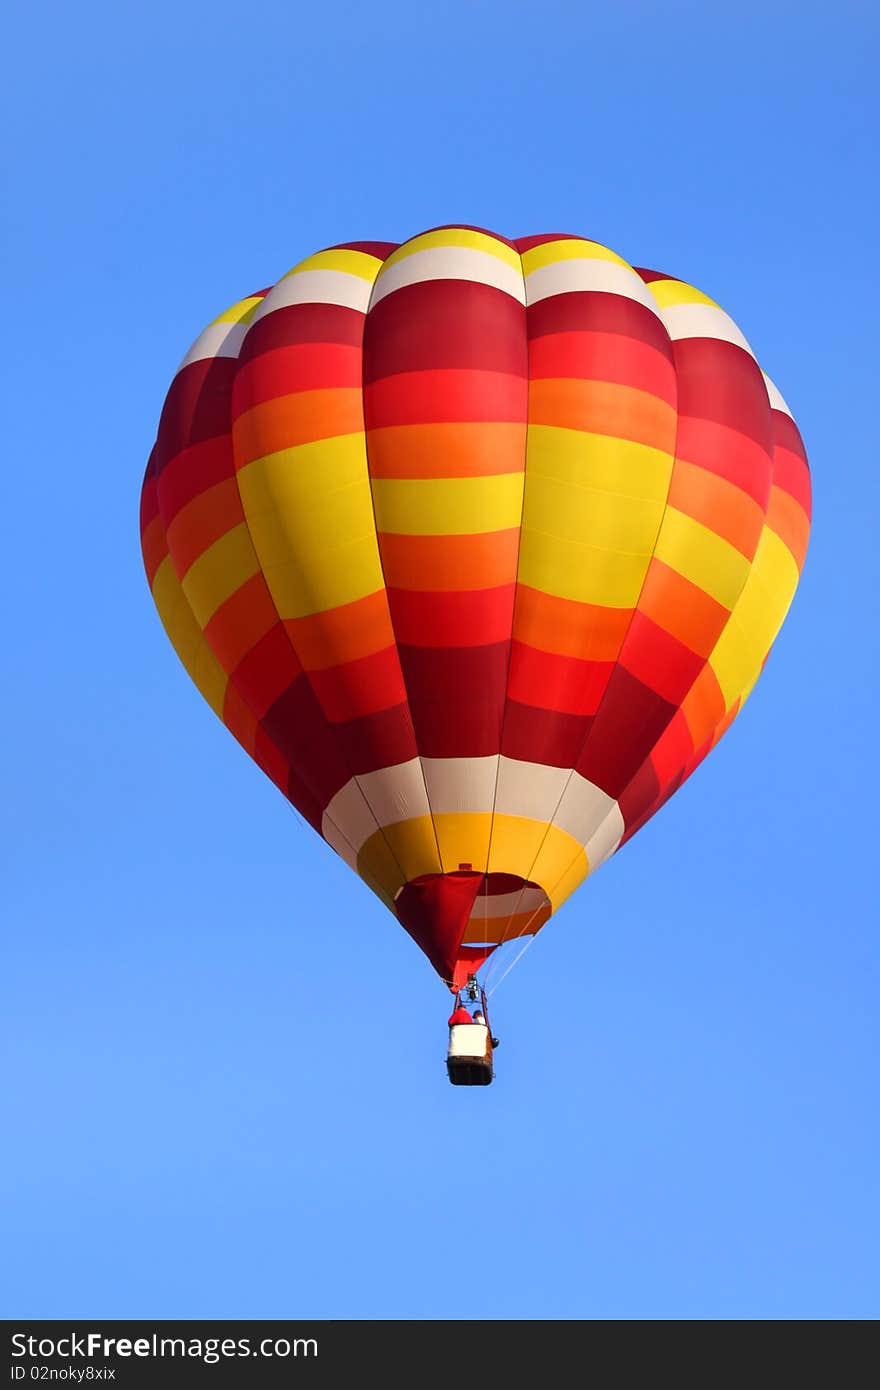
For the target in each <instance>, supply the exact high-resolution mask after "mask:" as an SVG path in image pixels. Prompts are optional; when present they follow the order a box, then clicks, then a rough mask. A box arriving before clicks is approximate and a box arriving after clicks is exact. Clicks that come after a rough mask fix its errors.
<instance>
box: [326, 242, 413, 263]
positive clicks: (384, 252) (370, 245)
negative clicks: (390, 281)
mask: <svg viewBox="0 0 880 1390" xmlns="http://www.w3.org/2000/svg"><path fill="white" fill-rule="evenodd" d="M399 244H400V243H399V242H396V241H341V242H340V243H339V245H338V246H330V247H328V248H327V249H328V250H330V251H363V253H364V255H365V256H375V257H376V260H377V261H387V259H388V257H389V256H390V255H391V252H392V251H396V250H397V248H398V246H399Z"/></svg>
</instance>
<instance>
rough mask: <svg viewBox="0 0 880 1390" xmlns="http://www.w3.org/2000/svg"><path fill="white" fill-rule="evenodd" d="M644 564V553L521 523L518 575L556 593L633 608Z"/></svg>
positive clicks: (524, 581) (606, 605) (527, 582)
mask: <svg viewBox="0 0 880 1390" xmlns="http://www.w3.org/2000/svg"><path fill="white" fill-rule="evenodd" d="M649 563H650V556H649V555H627V554H624V553H623V552H621V551H617V550H597V549H595V548H593V547H591V546H586V545H578V544H576V543H574V542H572V541H566V540H561V539H560V538H559V536H556V535H547V534H546V533H545V532H543V531H531V530H529V529H527V528H526V527H523V530H522V535H521V538H520V552H519V573H518V579H519V582H520V583H521V584H525V585H527V586H528V587H529V588H531V589H540V590H541V591H542V592H543V593H545V594H554V595H555V596H556V597H557V598H569V599H575V600H576V601H577V602H579V603H595V604H599V605H600V606H601V607H604V608H633V607H635V604H636V602H637V600H638V597H639V593H640V592H641V588H642V584H643V582H644V578H645V574H646V572H647V568H648V564H649Z"/></svg>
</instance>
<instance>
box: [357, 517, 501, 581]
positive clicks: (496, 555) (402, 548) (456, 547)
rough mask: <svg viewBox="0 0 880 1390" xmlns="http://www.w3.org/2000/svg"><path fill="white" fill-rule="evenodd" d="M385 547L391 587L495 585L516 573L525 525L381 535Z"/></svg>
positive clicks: (386, 579)
mask: <svg viewBox="0 0 880 1390" xmlns="http://www.w3.org/2000/svg"><path fill="white" fill-rule="evenodd" d="M379 549H380V551H381V554H382V567H383V569H384V571H385V582H386V584H387V585H388V587H389V588H395V589H418V590H422V591H427V592H438V591H441V590H447V591H451V590H456V589H457V590H464V589H494V588H496V587H498V586H500V585H502V584H509V583H510V582H511V580H512V578H513V576H514V574H515V573H516V557H517V553H518V550H519V527H515V528H511V529H510V530H506V531H487V532H486V533H485V534H484V535H479V536H402V535H392V534H387V535H383V534H380V536H379Z"/></svg>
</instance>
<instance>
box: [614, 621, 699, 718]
mask: <svg viewBox="0 0 880 1390" xmlns="http://www.w3.org/2000/svg"><path fill="white" fill-rule="evenodd" d="M619 660H620V662H621V665H622V666H623V667H624V668H625V669H626V670H627V671H628V672H629V673H630V675H632V676H635V677H636V679H637V680H639V681H641V682H642V683H643V684H644V685H646V686H648V687H649V689H651V690H653V691H655V692H656V693H657V694H658V695H660V696H662V697H663V699H664V700H668V701H669V703H670V704H673V705H678V704H680V703H681V701H682V700H683V699H684V697H685V695H686V694H687V692H688V691H689V690H690V688H691V686H692V685H693V683H694V681H695V680H696V679H697V676H698V675H699V673H700V671H701V670H702V668H703V666H704V665H705V658H704V657H702V656H699V655H698V654H697V653H696V652H692V651H691V649H690V647H686V646H685V644H684V643H683V642H680V641H679V640H678V639H677V638H676V637H672V636H670V634H669V633H668V632H665V631H664V629H663V628H662V627H658V625H657V624H656V623H654V622H652V621H651V619H650V618H646V617H645V615H644V614H643V613H639V612H635V613H634V614H633V617H632V622H631V623H630V626H629V631H628V632H627V634H626V640H625V642H624V644H623V647H622V649H621V653H620V658H619Z"/></svg>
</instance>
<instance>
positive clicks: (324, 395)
mask: <svg viewBox="0 0 880 1390" xmlns="http://www.w3.org/2000/svg"><path fill="white" fill-rule="evenodd" d="M363 428H364V402H363V394H362V392H361V389H360V387H351V386H331V387H327V388H326V389H322V390H319V391H299V392H297V393H296V394H295V395H292V396H277V397H276V398H275V400H272V401H265V402H263V404H262V405H255V406H254V407H253V409H251V410H246V411H245V412H244V414H243V415H240V416H239V417H238V419H237V420H236V421H235V423H234V425H233V426H232V445H233V449H234V451H235V463H236V467H237V468H242V467H243V466H244V465H245V464H246V463H250V462H251V461H252V460H253V459H258V458H265V457H266V455H267V454H275V453H278V451H279V450H280V449H291V448H293V447H294V446H295V445H296V444H311V443H313V442H314V441H315V440H316V439H333V438H334V437H335V436H336V435H340V434H358V433H360V432H362V431H363Z"/></svg>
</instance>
